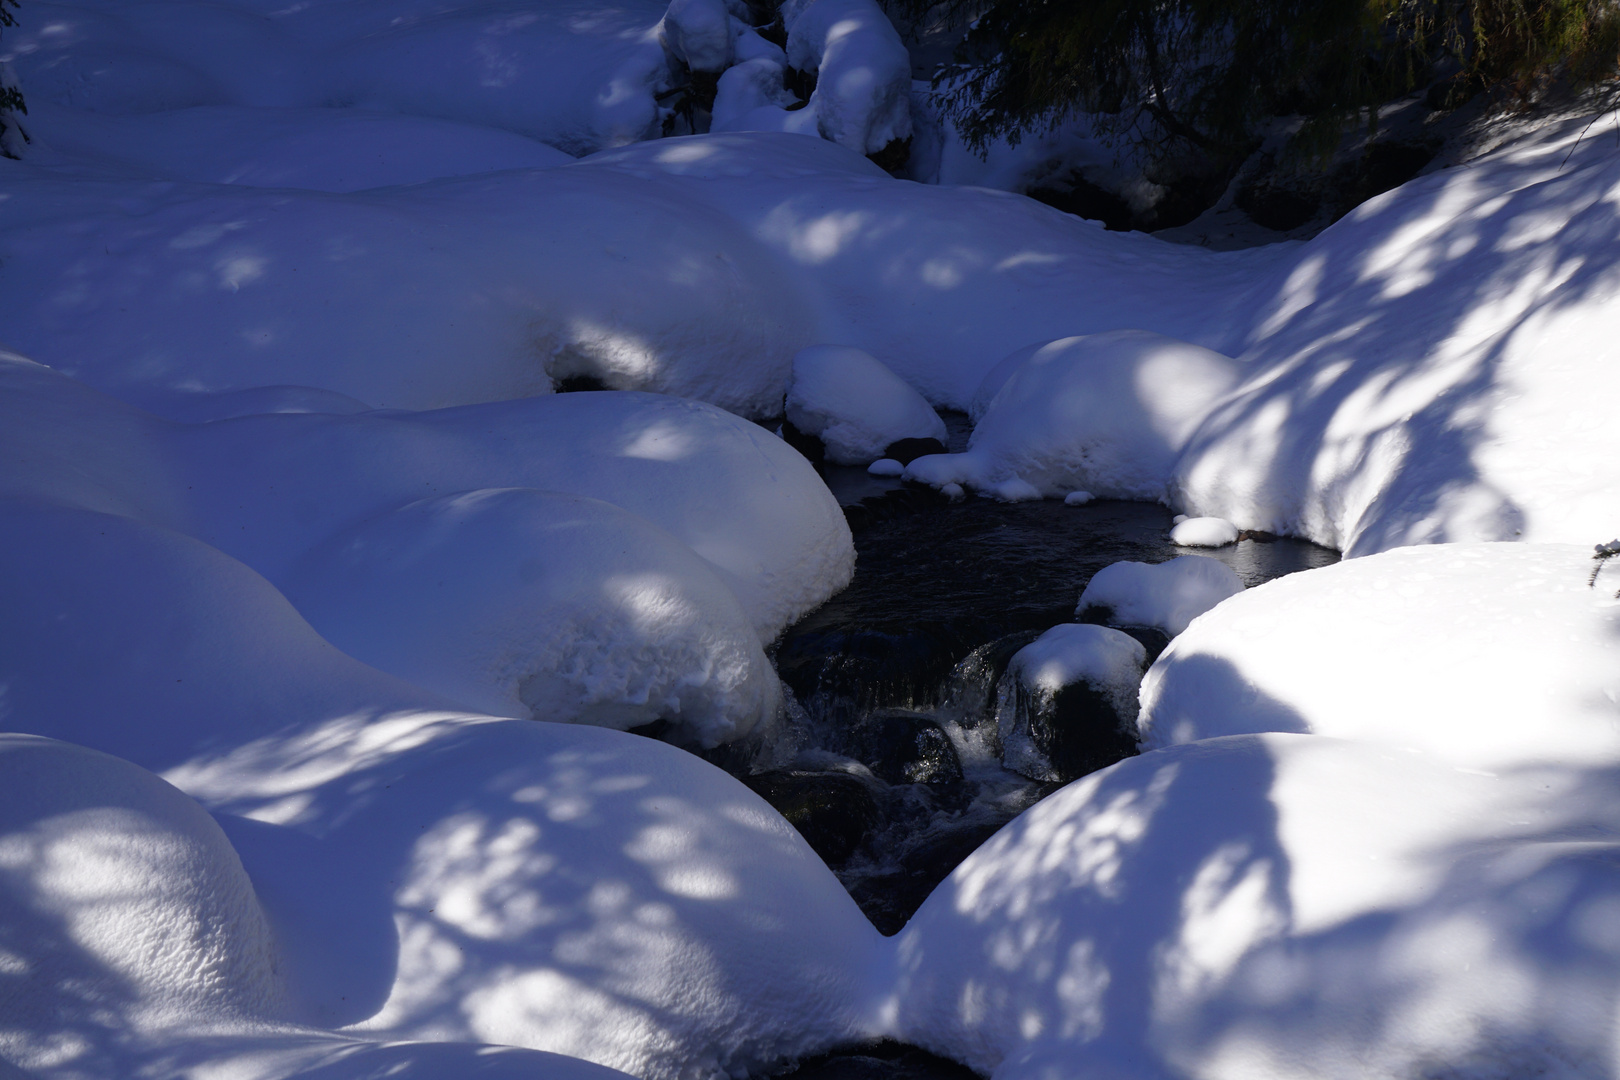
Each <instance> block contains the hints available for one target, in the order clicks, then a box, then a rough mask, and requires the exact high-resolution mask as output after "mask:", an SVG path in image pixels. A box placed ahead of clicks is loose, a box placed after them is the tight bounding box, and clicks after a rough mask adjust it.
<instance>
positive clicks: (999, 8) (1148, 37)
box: [891, 0, 1620, 159]
mask: <svg viewBox="0 0 1620 1080" xmlns="http://www.w3.org/2000/svg"><path fill="white" fill-rule="evenodd" d="M891 2H892V3H893V4H895V5H896V6H897V7H899V8H900V9H901V10H902V11H903V12H904V13H905V14H907V15H910V16H912V17H924V16H928V17H932V18H939V17H940V16H941V15H944V16H946V17H948V18H955V19H958V20H961V21H963V22H966V21H967V20H972V21H971V23H970V26H971V28H970V29H969V31H968V32H967V35H966V39H965V41H964V42H963V44H962V46H961V48H959V49H958V51H957V54H956V58H955V61H954V62H953V63H951V64H949V65H947V66H946V67H945V68H943V69H942V70H941V71H940V73H939V75H938V77H937V79H936V82H935V85H936V88H938V89H940V90H941V91H942V93H943V98H944V102H945V107H946V110H947V112H948V113H949V114H950V116H951V118H952V120H953V121H954V122H955V124H956V125H957V127H958V130H960V131H961V133H962V134H963V136H964V137H965V138H966V139H967V140H968V142H969V143H970V144H971V145H974V146H975V147H978V148H981V149H982V148H983V147H984V145H985V144H986V143H987V142H988V141H990V140H991V139H994V138H998V137H1007V138H1010V139H1012V140H1013V141H1016V140H1017V138H1018V136H1019V135H1020V134H1022V133H1025V132H1028V131H1032V130H1037V129H1040V128H1044V127H1048V126H1050V125H1053V124H1055V123H1057V122H1058V121H1061V120H1062V119H1064V118H1065V117H1066V116H1068V115H1070V114H1072V113H1074V112H1076V111H1085V112H1089V113H1094V114H1098V117H1099V119H1098V123H1099V124H1100V126H1101V127H1102V129H1103V132H1104V133H1105V134H1111V135H1114V136H1118V137H1123V138H1124V139H1126V140H1128V141H1132V142H1137V143H1139V144H1142V145H1144V146H1150V147H1151V146H1158V147H1160V148H1161V149H1162V148H1163V147H1166V146H1174V145H1177V144H1179V145H1180V146H1181V147H1182V148H1183V149H1186V148H1188V147H1195V148H1197V149H1198V150H1200V151H1202V152H1204V153H1206V154H1208V155H1210V156H1211V157H1212V158H1215V159H1221V158H1225V159H1232V158H1234V157H1236V156H1240V155H1242V154H1243V153H1246V152H1247V150H1248V149H1250V148H1251V147H1252V146H1253V145H1254V141H1255V139H1256V137H1257V134H1258V133H1259V131H1260V129H1261V128H1262V127H1263V125H1264V124H1265V122H1266V121H1267V120H1268V119H1270V118H1273V117H1277V116H1300V117H1303V118H1304V120H1305V129H1304V131H1303V132H1302V136H1303V137H1302V140H1301V144H1302V145H1305V146H1310V147H1312V148H1313V149H1315V150H1317V151H1318V152H1325V151H1326V150H1328V149H1329V148H1331V146H1332V145H1333V144H1334V143H1336V142H1337V139H1338V136H1339V135H1340V133H1342V131H1343V130H1344V129H1345V126H1346V124H1347V123H1350V122H1354V121H1356V120H1358V119H1359V120H1364V121H1365V122H1367V123H1369V124H1374V125H1375V124H1376V117H1377V111H1376V107H1377V106H1378V105H1379V104H1380V103H1383V102H1387V101H1390V100H1391V99H1393V98H1396V97H1399V96H1401V95H1403V94H1405V93H1408V92H1410V91H1412V90H1414V89H1416V88H1418V87H1421V86H1424V85H1427V84H1429V83H1431V82H1433V81H1435V79H1436V76H1437V75H1439V74H1442V73H1452V74H1451V75H1450V80H1451V81H1450V83H1449V84H1448V86H1447V87H1446V88H1445V89H1446V91H1447V94H1446V95H1442V96H1448V95H1449V96H1450V98H1451V99H1452V103H1455V101H1456V100H1460V99H1461V98H1462V97H1465V96H1468V95H1469V94H1471V93H1473V92H1475V91H1477V90H1479V89H1484V88H1506V89H1508V90H1510V91H1511V92H1512V93H1514V94H1517V95H1518V96H1519V97H1521V98H1524V97H1527V96H1528V95H1529V94H1530V93H1531V91H1532V90H1533V88H1534V87H1535V86H1537V85H1539V84H1540V83H1541V82H1543V81H1545V80H1546V79H1547V78H1548V77H1549V76H1551V75H1554V74H1556V75H1561V76H1571V77H1574V78H1575V79H1576V80H1587V81H1589V80H1593V79H1598V78H1603V77H1606V76H1609V75H1611V74H1612V73H1613V72H1614V70H1615V68H1616V51H1617V40H1620V39H1617V34H1616V29H1615V27H1616V24H1617V21H1620V20H1617V17H1616V14H1615V11H1614V6H1613V3H1612V0H945V4H944V5H943V6H942V5H940V4H938V3H937V0H936V2H931V0H891Z"/></svg>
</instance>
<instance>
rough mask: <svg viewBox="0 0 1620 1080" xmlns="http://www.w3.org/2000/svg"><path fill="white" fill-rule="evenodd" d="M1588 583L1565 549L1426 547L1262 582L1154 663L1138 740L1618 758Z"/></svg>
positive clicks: (1612, 627) (1619, 734) (1610, 669)
mask: <svg viewBox="0 0 1620 1080" xmlns="http://www.w3.org/2000/svg"><path fill="white" fill-rule="evenodd" d="M1188 558H1196V556H1185V557H1184V558H1183V559H1178V560H1176V561H1177V562H1182V561H1184V560H1185V559H1188ZM1592 570H1593V561H1592V558H1591V552H1590V550H1589V549H1582V548H1578V547H1573V546H1568V547H1566V546H1563V545H1541V544H1536V545H1528V544H1506V543H1505V544H1443V545H1433V546H1424V547H1412V548H1401V549H1397V550H1395V551H1391V552H1386V553H1384V554H1380V555H1370V556H1367V557H1365V558H1361V559H1351V560H1347V561H1345V562H1341V563H1337V564H1335V565H1333V566H1328V567H1323V568H1322V569H1319V570H1312V571H1311V572H1310V573H1307V574H1290V575H1289V576H1287V577H1284V578H1279V579H1277V580H1276V581H1272V582H1268V583H1266V584H1265V585H1262V586H1260V587H1259V588H1256V589H1250V590H1248V591H1246V592H1244V593H1242V594H1241V595H1239V596H1234V597H1233V598H1232V599H1231V600H1229V601H1227V602H1226V603H1224V604H1222V605H1221V606H1220V607H1219V608H1218V609H1216V610H1215V611H1212V612H1210V613H1209V614H1208V615H1206V616H1204V617H1203V618H1202V619H1200V620H1199V621H1198V623H1197V624H1196V625H1194V626H1192V627H1191V628H1190V629H1188V630H1187V632H1186V633H1184V634H1182V635H1181V636H1180V637H1178V638H1176V640H1175V641H1174V642H1173V643H1172V644H1171V646H1170V648H1169V649H1168V650H1166V651H1165V653H1164V655H1163V656H1161V657H1160V658H1159V660H1158V662H1157V663H1156V664H1155V665H1154V666H1153V669H1152V670H1151V671H1150V672H1149V673H1148V676H1147V679H1146V681H1145V682H1144V684H1143V687H1142V715H1141V720H1140V724H1141V731H1142V737H1143V741H1144V743H1145V744H1146V745H1148V746H1166V745H1170V744H1173V743H1185V742H1191V741H1193V740H1197V739H1207V738H1211V737H1213V736H1220V735H1234V734H1239V733H1245V732H1258V731H1292V732H1313V733H1316V734H1320V735H1332V736H1336V737H1339V738H1348V739H1366V740H1370V741H1374V742H1378V743H1382V744H1385V745H1395V746H1403V747H1416V748H1420V749H1423V750H1425V751H1428V752H1429V753H1432V754H1434V755H1436V756H1438V757H1441V758H1444V759H1447V760H1450V761H1453V762H1456V763H1458V764H1460V765H1466V766H1468V767H1470V768H1476V769H1488V770H1495V769H1502V768H1510V767H1516V766H1525V765H1528V764H1530V763H1533V762H1547V761H1578V762H1586V763H1592V764H1594V765H1595V764H1596V763H1599V762H1610V763H1612V762H1617V761H1620V706H1617V705H1616V704H1615V702H1616V700H1617V699H1620V601H1616V600H1615V599H1614V593H1613V587H1612V586H1611V587H1610V588H1608V589H1603V588H1601V587H1600V588H1593V587H1592V586H1591V585H1590V584H1589V582H1590V581H1591V580H1592V577H1591V575H1592ZM1099 576H1100V575H1099ZM1598 584H1599V586H1602V585H1603V584H1604V583H1603V582H1601V581H1599V582H1598Z"/></svg>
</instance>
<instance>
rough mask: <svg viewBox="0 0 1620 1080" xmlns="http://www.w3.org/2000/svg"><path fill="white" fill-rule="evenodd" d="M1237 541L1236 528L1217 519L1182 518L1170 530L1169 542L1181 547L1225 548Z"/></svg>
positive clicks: (1228, 522) (1224, 520)
mask: <svg viewBox="0 0 1620 1080" xmlns="http://www.w3.org/2000/svg"><path fill="white" fill-rule="evenodd" d="M1237 539H1238V527H1237V526H1236V525H1234V524H1232V523H1231V522H1230V521H1227V520H1226V519H1225V518H1218V517H1183V518H1182V519H1181V520H1180V521H1178V522H1176V523H1175V526H1174V527H1173V528H1171V530H1170V542H1171V543H1172V544H1179V545H1181V546H1182V547H1225V546H1226V545H1227V544H1235V543H1237Z"/></svg>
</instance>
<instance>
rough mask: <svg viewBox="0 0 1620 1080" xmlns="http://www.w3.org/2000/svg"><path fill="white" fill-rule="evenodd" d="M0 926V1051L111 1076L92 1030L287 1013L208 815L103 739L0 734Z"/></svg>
mask: <svg viewBox="0 0 1620 1080" xmlns="http://www.w3.org/2000/svg"><path fill="white" fill-rule="evenodd" d="M115 722H116V721H115ZM0 926H3V927H4V937H3V941H4V947H3V953H0V955H3V956H4V957H5V969H4V970H5V975H4V977H3V981H0V1017H4V1020H3V1021H0V1062H9V1063H10V1064H12V1065H15V1066H19V1067H21V1068H23V1069H30V1070H31V1069H34V1068H47V1069H48V1068H50V1067H51V1066H53V1065H61V1064H63V1063H64V1061H71V1062H72V1063H73V1064H74V1065H76V1066H77V1067H78V1068H80V1069H88V1070H90V1071H91V1072H94V1073H99V1074H100V1075H105V1076H112V1075H120V1071H119V1070H118V1069H117V1068H116V1067H115V1066H113V1064H112V1062H111V1061H109V1060H108V1059H106V1058H105V1057H100V1059H99V1060H97V1058H98V1057H99V1056H100V1055H101V1054H105V1053H106V1052H107V1051H108V1049H109V1048H108V1047H107V1046H106V1045H98V1044H104V1042H111V1041H113V1040H115V1039H116V1038H117V1037H118V1036H120V1035H124V1036H126V1037H127V1036H128V1035H134V1034H153V1033H157V1032H162V1031H163V1030H164V1029H180V1030H184V1029H186V1028H187V1027H193V1028H202V1027H207V1026H210V1025H218V1024H224V1023H230V1022H235V1023H237V1024H241V1023H244V1022H254V1021H257V1022H261V1023H262V1022H265V1021H274V1020H281V1019H285V1018H287V1015H288V1009H289V1006H288V1003H287V1001H286V993H285V990H286V988H285V986H284V983H283V979H282V978H281V974H280V971H279V967H280V965H279V959H280V958H279V956H278V949H277V947H276V944H275V942H274V940H273V937H272V934H271V930H270V926H269V923H268V921H267V920H266V918H265V914H264V911H263V910H262V909H261V907H260V906H259V900H258V897H257V896H256V895H255V894H254V889H253V884H252V882H250V881H249V880H248V876H247V874H246V873H245V872H244V871H243V869H242V863H241V861H240V860H239V859H238V858H237V855H236V852H235V851H234V850H232V848H231V845H230V842H229V841H228V840H227V839H226V838H225V834H224V833H222V832H221V831H220V827H219V825H217V824H216V823H215V822H214V820H213V818H211V817H209V816H208V814H206V813H205V812H204V811H203V809H202V807H200V806H198V805H197V804H196V803H195V802H193V801H192V800H191V799H189V798H187V797H186V796H185V795H183V794H182V793H181V792H179V791H177V790H176V789H175V788H173V787H171V786H170V785H169V784H166V783H164V782H163V781H162V780H160V779H159V778H158V777H156V776H154V775H152V774H151V773H149V772H147V771H146V770H144V769H141V768H138V767H137V766H135V765H132V764H130V763H129V762H127V761H122V760H120V759H118V758H115V757H112V756H111V755H108V754H104V753H100V752H98V751H95V750H90V749H86V748H84V747H81V746H74V745H72V744H69V743H64V742H58V741H56V740H54V739H46V738H39V737H36V736H32V735H20V734H0ZM70 1031H71V1032H74V1033H75V1034H74V1037H73V1038H63V1037H62V1036H63V1033H64V1032H70ZM170 1037H171V1038H172V1037H173V1036H172V1035H171V1036H170ZM75 1058H77V1059H78V1060H74V1059H75ZM18 1075H21V1074H20V1073H19V1074H18Z"/></svg>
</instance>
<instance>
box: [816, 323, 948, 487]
mask: <svg viewBox="0 0 1620 1080" xmlns="http://www.w3.org/2000/svg"><path fill="white" fill-rule="evenodd" d="M787 418H788V420H790V421H791V422H792V423H793V426H794V427H796V428H798V429H799V430H800V431H802V432H804V433H805V434H807V435H815V436H817V437H818V438H820V439H821V441H822V443H823V444H824V445H825V446H826V448H827V459H828V460H829V461H832V462H833V463H835V464H838V465H866V464H868V463H870V462H872V461H875V460H876V459H878V458H880V457H882V456H883V451H884V449H885V448H886V447H888V446H889V445H890V444H891V443H896V442H899V441H900V440H901V439H936V440H938V441H939V442H941V443H943V442H944V441H945V421H943V420H941V419H940V418H939V414H938V413H936V412H934V410H933V409H932V408H930V407H929V405H928V402H926V401H924V400H923V399H922V397H921V395H919V394H918V393H917V391H915V390H913V389H912V388H911V387H910V386H908V385H906V383H905V382H904V381H902V380H901V379H900V377H899V376H897V375H895V373H894V372H892V371H890V370H889V369H888V368H886V367H884V366H883V364H882V362H881V361H879V360H878V359H877V358H876V357H873V356H872V355H870V354H869V353H864V352H862V351H861V350H860V349H851V348H849V347H847V346H843V345H814V346H811V347H810V348H808V349H802V350H800V352H799V353H798V355H796V356H795V357H794V358H793V379H792V381H791V382H789V383H788V391H787Z"/></svg>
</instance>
